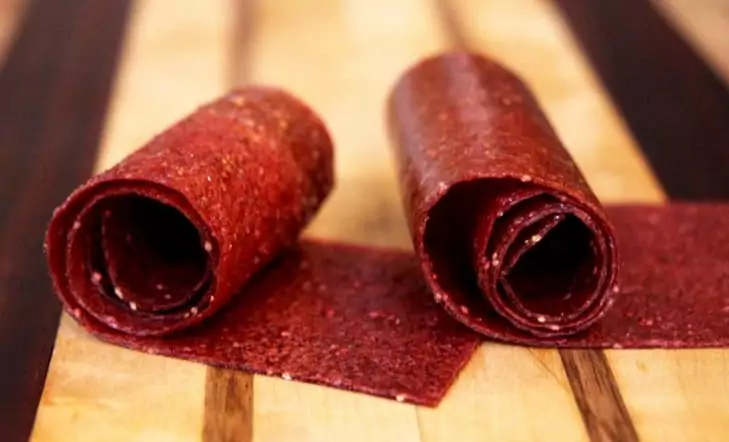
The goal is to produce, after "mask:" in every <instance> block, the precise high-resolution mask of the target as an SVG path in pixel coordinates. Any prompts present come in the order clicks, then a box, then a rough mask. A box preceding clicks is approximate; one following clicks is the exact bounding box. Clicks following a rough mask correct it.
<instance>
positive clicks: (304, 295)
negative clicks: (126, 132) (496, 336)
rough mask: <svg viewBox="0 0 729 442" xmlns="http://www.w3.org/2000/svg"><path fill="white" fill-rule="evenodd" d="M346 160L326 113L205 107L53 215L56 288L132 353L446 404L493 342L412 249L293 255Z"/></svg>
mask: <svg viewBox="0 0 729 442" xmlns="http://www.w3.org/2000/svg"><path fill="white" fill-rule="evenodd" d="M332 157H333V155H332V145H331V140H330V138H329V135H328V134H327V132H326V129H325V128H324V125H323V124H322V123H321V121H320V120H319V118H318V117H317V116H316V115H314V113H313V112H312V111H311V110H309V109H308V108H307V107H306V106H305V105H304V104H302V103H300V102H299V101H297V100H296V99H295V98H293V97H291V96H290V95H288V94H286V93H284V92H282V91H279V90H275V89H270V88H253V87H252V88H247V89H242V90H239V91H236V92H233V93H231V94H230V95H228V96H226V97H224V98H222V99H220V100H218V101H216V102H213V103H211V104H209V105H206V106H203V107H202V108H200V109H198V110H197V111H196V112H194V113H193V114H192V115H190V116H189V117H187V118H186V119H184V120H182V121H181V122H179V123H178V124H176V125H174V126H173V127H171V128H170V129H168V130H166V131H165V132H163V133H162V134H160V135H159V136H157V137H156V138H154V139H153V140H151V141H150V142H149V143H148V144H147V145H146V146H144V147H143V148H142V149H140V150H139V151H137V152H135V153H133V154H132V155H131V156H129V157H128V158H126V159H125V160H123V161H122V162H121V163H120V164H119V165H117V166H115V167H114V168H112V169H110V170H108V171H106V172H104V173H102V174H100V175H98V176H96V177H94V178H92V179H91V180H90V181H89V182H87V183H86V184H84V185H83V186H81V187H80V188H79V189H77V190H76V191H75V192H74V193H73V194H72V195H71V196H70V197H69V198H68V199H67V200H66V202H65V203H64V204H63V205H62V206H61V207H60V208H59V209H57V210H56V211H55V212H54V216H53V218H52V220H51V223H50V225H49V229H48V233H47V237H46V253H47V258H48V264H49V267H50V272H51V276H52V279H53V283H54V288H55V291H56V293H57V294H58V296H59V297H60V298H61V300H62V301H63V304H64V306H65V308H66V310H67V311H68V312H69V313H70V314H71V315H72V316H73V317H74V318H75V319H76V320H77V321H78V322H79V323H81V324H82V325H83V326H85V327H86V328H87V329H88V330H90V331H91V332H92V333H94V334H96V335H97V336H99V337H101V338H103V339H105V340H107V341H110V342H114V343H117V344H119V345H123V346H126V347H131V348H136V349H140V350H143V351H148V352H153V353H160V354H166V355H170V356H175V357H180V358H187V359H193V360H198V361H203V362H206V363H209V364H211V365H219V366H226V367H234V368H241V369H246V370H250V371H254V372H258V373H267V374H274V375H277V376H282V377H284V378H287V379H288V378H292V379H298V380H305V381H311V382H316V383H320V384H324V385H331V386H335V387H339V388H346V389H350V390H356V391H363V392H367V393H371V394H375V395H380V396H386V397H390V398H396V399H398V400H407V401H409V402H413V403H419V404H427V405H434V404H435V403H437V401H438V400H439V399H440V398H441V397H442V396H443V394H445V391H446V390H447V388H448V386H449V385H450V384H451V383H452V382H453V380H454V378H455V376H456V374H457V373H458V371H459V369H460V367H461V366H462V365H463V364H465V362H466V361H467V360H468V358H469V356H470V355H471V353H472V352H473V350H474V348H475V346H476V344H477V343H478V341H479V337H478V336H477V335H476V334H475V333H473V332H472V331H470V330H468V329H467V328H465V327H463V326H461V325H460V324H458V323H457V322H455V321H453V320H452V319H451V318H450V317H448V315H447V314H445V313H444V312H442V311H441V310H440V309H439V308H438V307H437V305H435V304H434V303H433V302H432V300H431V299H430V297H429V296H428V295H427V287H426V286H425V284H424V282H423V281H422V278H421V277H419V275H418V273H417V265H416V263H415V261H414V260H413V259H412V256H410V255H409V254H406V253H404V252H393V251H377V250H371V251H370V250H364V249H359V248H353V247H347V246H337V245H334V244H327V245H319V244H313V243H307V244H304V245H302V246H300V248H298V249H296V250H294V251H292V250H291V249H292V247H294V245H295V243H296V242H297V238H298V235H299V233H300V231H301V229H303V227H305V226H306V224H307V222H308V221H309V219H310V218H311V216H312V215H313V214H314V213H315V211H316V210H317V209H318V208H319V206H320V205H321V203H322V202H323V201H324V199H325V198H326V196H327V195H328V193H329V191H330V189H331V187H332V184H333V171H332ZM274 259H278V261H277V262H276V263H274V264H272V261H273V260H274ZM267 266H268V267H272V268H271V269H270V270H268V269H267V268H266V267H267ZM416 275H417V276H416Z"/></svg>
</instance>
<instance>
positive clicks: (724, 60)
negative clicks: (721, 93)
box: [651, 0, 729, 87]
mask: <svg viewBox="0 0 729 442" xmlns="http://www.w3.org/2000/svg"><path fill="white" fill-rule="evenodd" d="M651 1H652V2H653V5H654V6H655V7H656V9H657V10H658V11H659V12H661V13H662V14H663V15H664V16H665V17H666V18H667V19H668V20H669V21H670V22H671V23H672V24H673V25H674V26H675V27H676V29H677V30H678V31H679V32H680V33H681V34H682V35H683V37H684V38H686V40H687V41H688V42H689V43H690V44H691V45H692V46H693V47H694V50H696V51H697V52H698V53H699V54H701V55H702V56H703V57H704V59H705V60H706V61H707V63H708V64H709V65H710V66H711V67H712V68H713V69H714V70H715V71H716V72H717V73H718V74H719V75H720V76H721V77H722V78H723V80H724V82H725V83H726V84H727V87H729V32H728V31H727V29H729V3H727V2H726V1H725V0H651Z"/></svg>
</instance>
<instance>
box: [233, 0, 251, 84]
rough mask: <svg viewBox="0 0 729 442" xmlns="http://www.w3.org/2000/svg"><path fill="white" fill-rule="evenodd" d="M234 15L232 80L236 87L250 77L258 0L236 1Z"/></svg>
mask: <svg viewBox="0 0 729 442" xmlns="http://www.w3.org/2000/svg"><path fill="white" fill-rule="evenodd" d="M232 8H233V13H232V20H233V43H232V44H231V45H230V49H231V54H230V60H229V61H230V70H229V72H230V80H229V83H230V84H231V86H233V87H235V86H238V85H240V84H242V83H245V82H246V81H247V80H248V78H249V77H250V74H251V72H250V62H251V49H252V43H253V38H252V36H253V33H254V32H255V24H256V15H257V14H258V0H235V2H234V3H233V5H232Z"/></svg>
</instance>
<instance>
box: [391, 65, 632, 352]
mask: <svg viewBox="0 0 729 442" xmlns="http://www.w3.org/2000/svg"><path fill="white" fill-rule="evenodd" d="M389 122H390V128H391V134H392V138H393V140H394V143H393V144H394V146H395V147H396V157H397V161H398V166H399V172H400V176H401V185H402V190H403V195H404V202H405V205H406V209H407V210H406V211H407V213H408V216H409V222H410V227H411V232H412V235H413V241H414V244H415V249H416V252H417V254H418V256H419V258H420V260H421V263H422V267H423V271H424V274H425V277H426V279H427V281H428V283H429V285H430V286H431V288H432V289H433V291H434V296H435V299H436V301H437V302H439V303H442V304H443V306H445V308H446V309H447V310H448V312H449V313H450V314H451V315H453V316H454V317H455V318H457V319H458V320H460V321H461V322H463V323H465V324H467V325H468V326H469V327H471V328H472V329H474V330H476V331H478V332H480V333H483V334H484V335H486V336H490V337H494V338H499V339H507V340H511V341H517V342H525V343H528V342H538V343H540V344H544V343H549V342H556V341H561V340H564V339H565V337H566V336H569V335H573V334H575V333H578V332H581V331H583V330H585V329H588V328H590V327H591V326H593V325H594V324H595V323H596V322H597V321H599V320H600V319H601V318H602V317H603V316H604V315H605V313H606V312H607V311H608V309H609V307H610V305H611V302H612V297H613V295H614V291H615V290H616V281H617V270H618V256H617V251H616V240H615V234H614V231H613V228H612V226H611V224H610V222H609V220H608V217H607V215H606V213H605V211H604V209H603V208H602V206H601V205H600V203H599V202H598V200H597V198H596V197H595V195H594V194H593V193H592V191H591V190H590V188H589V187H588V185H587V183H586V181H585V179H584V178H583V176H582V175H581V173H580V171H579V170H578V169H577V166H576V165H575V163H574V162H573V161H572V159H571V158H570V156H569V154H568V153H567V151H566V150H565V149H564V147H563V146H562V144H561V143H560V141H559V139H558V138H557V135H556V134H555V132H554V130H553V129H552V127H551V126H550V124H549V122H548V121H547V119H546V117H545V115H544V114H543V113H542V111H541V110H540V108H539V106H538V104H537V102H536V100H535V98H534V97H533V95H532V94H531V92H530V91H529V90H528V88H527V87H526V85H525V84H524V83H523V82H522V81H520V80H519V79H518V78H517V77H516V76H515V75H514V74H512V73H511V72H509V71H508V70H506V69H504V68H503V67H501V66H500V65H498V64H496V63H494V62H493V61H490V60H488V59H486V58H483V57H481V56H478V55H474V54H468V53H458V52H456V53H450V54H445V55H441V56H437V57H433V58H429V59H426V60H423V61H421V62H420V63H418V64H417V65H415V66H414V67H412V68H411V69H409V70H408V71H407V72H406V73H405V74H404V75H403V76H402V77H401V79H400V80H399V82H398V83H397V85H396V87H395V89H394V91H393V92H392V95H391V97H390V102H389Z"/></svg>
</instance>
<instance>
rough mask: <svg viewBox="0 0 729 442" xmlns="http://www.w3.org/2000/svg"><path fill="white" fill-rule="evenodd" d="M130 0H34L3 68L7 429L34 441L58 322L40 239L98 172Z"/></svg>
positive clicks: (0, 373) (1, 264) (1, 235)
mask: <svg viewBox="0 0 729 442" xmlns="http://www.w3.org/2000/svg"><path fill="white" fill-rule="evenodd" d="M127 8H128V2H127V1H119V0H114V1H109V2H104V3H99V2H95V1H90V0H67V1H54V2H45V1H34V2H32V3H30V4H29V5H28V10H27V13H26V15H25V18H24V21H23V23H22V27H21V28H19V30H18V34H17V37H16V39H15V42H14V45H13V46H12V48H11V49H10V52H9V53H8V55H7V59H6V62H5V65H4V66H3V69H2V71H1V72H0V96H1V97H2V100H0V120H2V125H0V146H2V148H1V149H0V295H1V296H0V361H2V364H1V365H0V391H2V395H0V434H2V435H3V439H4V440H26V439H27V437H28V435H29V434H30V431H31V425H32V422H33V418H34V416H35V412H36V406H37V404H38V398H39V396H40V393H41V389H42V387H43V381H44V379H45V375H46V367H47V364H48V361H49V358H50V355H51V350H52V346H53V339H54V336H55V334H56V328H57V326H58V315H59V303H58V301H57V300H56V299H55V298H54V297H53V296H52V293H51V289H50V281H49V279H48V277H47V276H46V268H45V260H44V258H43V254H42V241H43V235H44V232H45V224H46V221H47V219H48V217H49V216H50V213H51V211H52V209H53V207H54V206H55V205H56V204H58V203H59V202H60V201H61V200H62V199H63V198H64V197H65V196H66V195H67V194H68V193H69V192H70V191H71V190H72V188H73V187H74V186H76V185H77V184H79V183H80V182H81V181H82V180H83V179H84V178H85V177H86V176H88V174H89V173H90V171H91V167H92V165H93V161H94V157H95V152H96V149H97V146H98V141H99V138H100V134H101V128H102V123H103V121H104V116H105V109H106V105H107V99H108V95H109V89H110V87H111V83H112V79H113V77H114V71H115V68H116V58H117V52H118V48H119V46H120V42H121V40H122V36H123V30H124V23H125V18H126V11H127Z"/></svg>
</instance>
